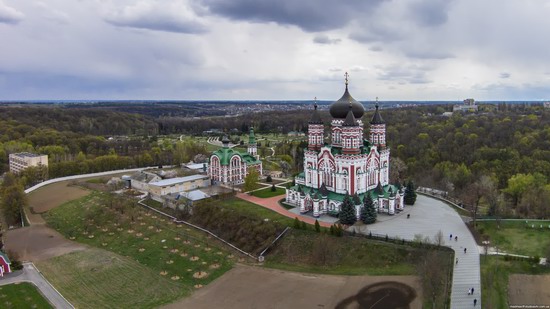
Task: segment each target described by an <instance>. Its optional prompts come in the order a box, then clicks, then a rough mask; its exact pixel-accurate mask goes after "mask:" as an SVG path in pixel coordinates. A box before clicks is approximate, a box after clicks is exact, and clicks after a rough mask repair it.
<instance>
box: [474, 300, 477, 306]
mask: <svg viewBox="0 0 550 309" xmlns="http://www.w3.org/2000/svg"><path fill="white" fill-rule="evenodd" d="M476 305H477V298H474V307H475V306H476Z"/></svg>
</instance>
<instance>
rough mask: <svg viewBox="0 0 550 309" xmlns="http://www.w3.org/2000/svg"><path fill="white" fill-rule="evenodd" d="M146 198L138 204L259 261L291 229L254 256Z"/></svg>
mask: <svg viewBox="0 0 550 309" xmlns="http://www.w3.org/2000/svg"><path fill="white" fill-rule="evenodd" d="M144 200H145V199H142V200H139V201H138V204H139V205H141V206H143V207H145V208H147V209H149V210H152V211H154V212H156V213H158V214H160V215H162V216H165V217H167V218H170V219H172V221H173V222H174V223H177V224H185V225H187V226H190V227H192V228H195V229H197V230H199V231H202V232H204V233H207V234H208V235H210V236H212V237H214V238H216V239H217V240H219V241H221V242H222V243H224V244H226V245H228V246H229V247H231V248H233V249H235V250H237V251H238V252H240V253H242V254H244V255H246V256H248V257H251V258H253V259H255V260H258V261H259V262H263V260H264V257H265V253H266V252H268V250H269V249H270V248H271V247H272V246H273V245H274V244H275V243H276V242H277V241H278V240H279V239H280V238H281V237H283V236H284V234H285V233H286V232H287V231H288V229H289V227H287V228H286V229H285V230H284V231H283V232H281V234H279V235H278V236H277V237H276V238H275V239H274V240H273V241H272V242H271V244H269V245H268V246H267V247H266V248H265V249H264V250H263V251H262V252H261V253H260V255H259V256H254V255H252V254H251V253H248V252H246V251H244V250H242V249H240V248H239V247H237V246H235V245H233V244H232V243H230V242H228V241H226V240H224V239H223V238H221V237H219V236H218V235H216V234H214V233H212V232H211V231H209V230H207V229H205V228H202V227H200V226H197V225H194V224H192V223H189V222H187V221H184V220H178V219H177V218H176V217H174V216H172V215H169V214H167V213H165V212H162V211H160V210H158V209H156V208H154V207H151V206H149V205H147V204H145V203H143V201H144Z"/></svg>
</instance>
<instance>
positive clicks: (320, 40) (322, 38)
mask: <svg viewBox="0 0 550 309" xmlns="http://www.w3.org/2000/svg"><path fill="white" fill-rule="evenodd" d="M341 41H342V40H341V39H331V38H330V37H329V36H328V35H326V34H318V35H316V36H315V37H314V38H313V42H314V43H317V44H327V45H330V44H338V43H340V42H341Z"/></svg>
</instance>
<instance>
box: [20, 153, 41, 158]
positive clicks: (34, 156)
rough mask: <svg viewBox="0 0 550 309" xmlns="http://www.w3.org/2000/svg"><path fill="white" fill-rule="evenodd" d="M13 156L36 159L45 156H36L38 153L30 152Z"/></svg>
mask: <svg viewBox="0 0 550 309" xmlns="http://www.w3.org/2000/svg"><path fill="white" fill-rule="evenodd" d="M12 155H14V156H18V157H21V158H25V157H27V158H36V157H41V156H45V155H43V154H36V153H30V152H19V153H12Z"/></svg>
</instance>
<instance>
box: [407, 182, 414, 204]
mask: <svg viewBox="0 0 550 309" xmlns="http://www.w3.org/2000/svg"><path fill="white" fill-rule="evenodd" d="M404 201H405V205H414V203H415V202H416V191H415V190H414V184H413V182H412V180H409V182H408V183H407V187H406V188H405V197H404Z"/></svg>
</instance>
